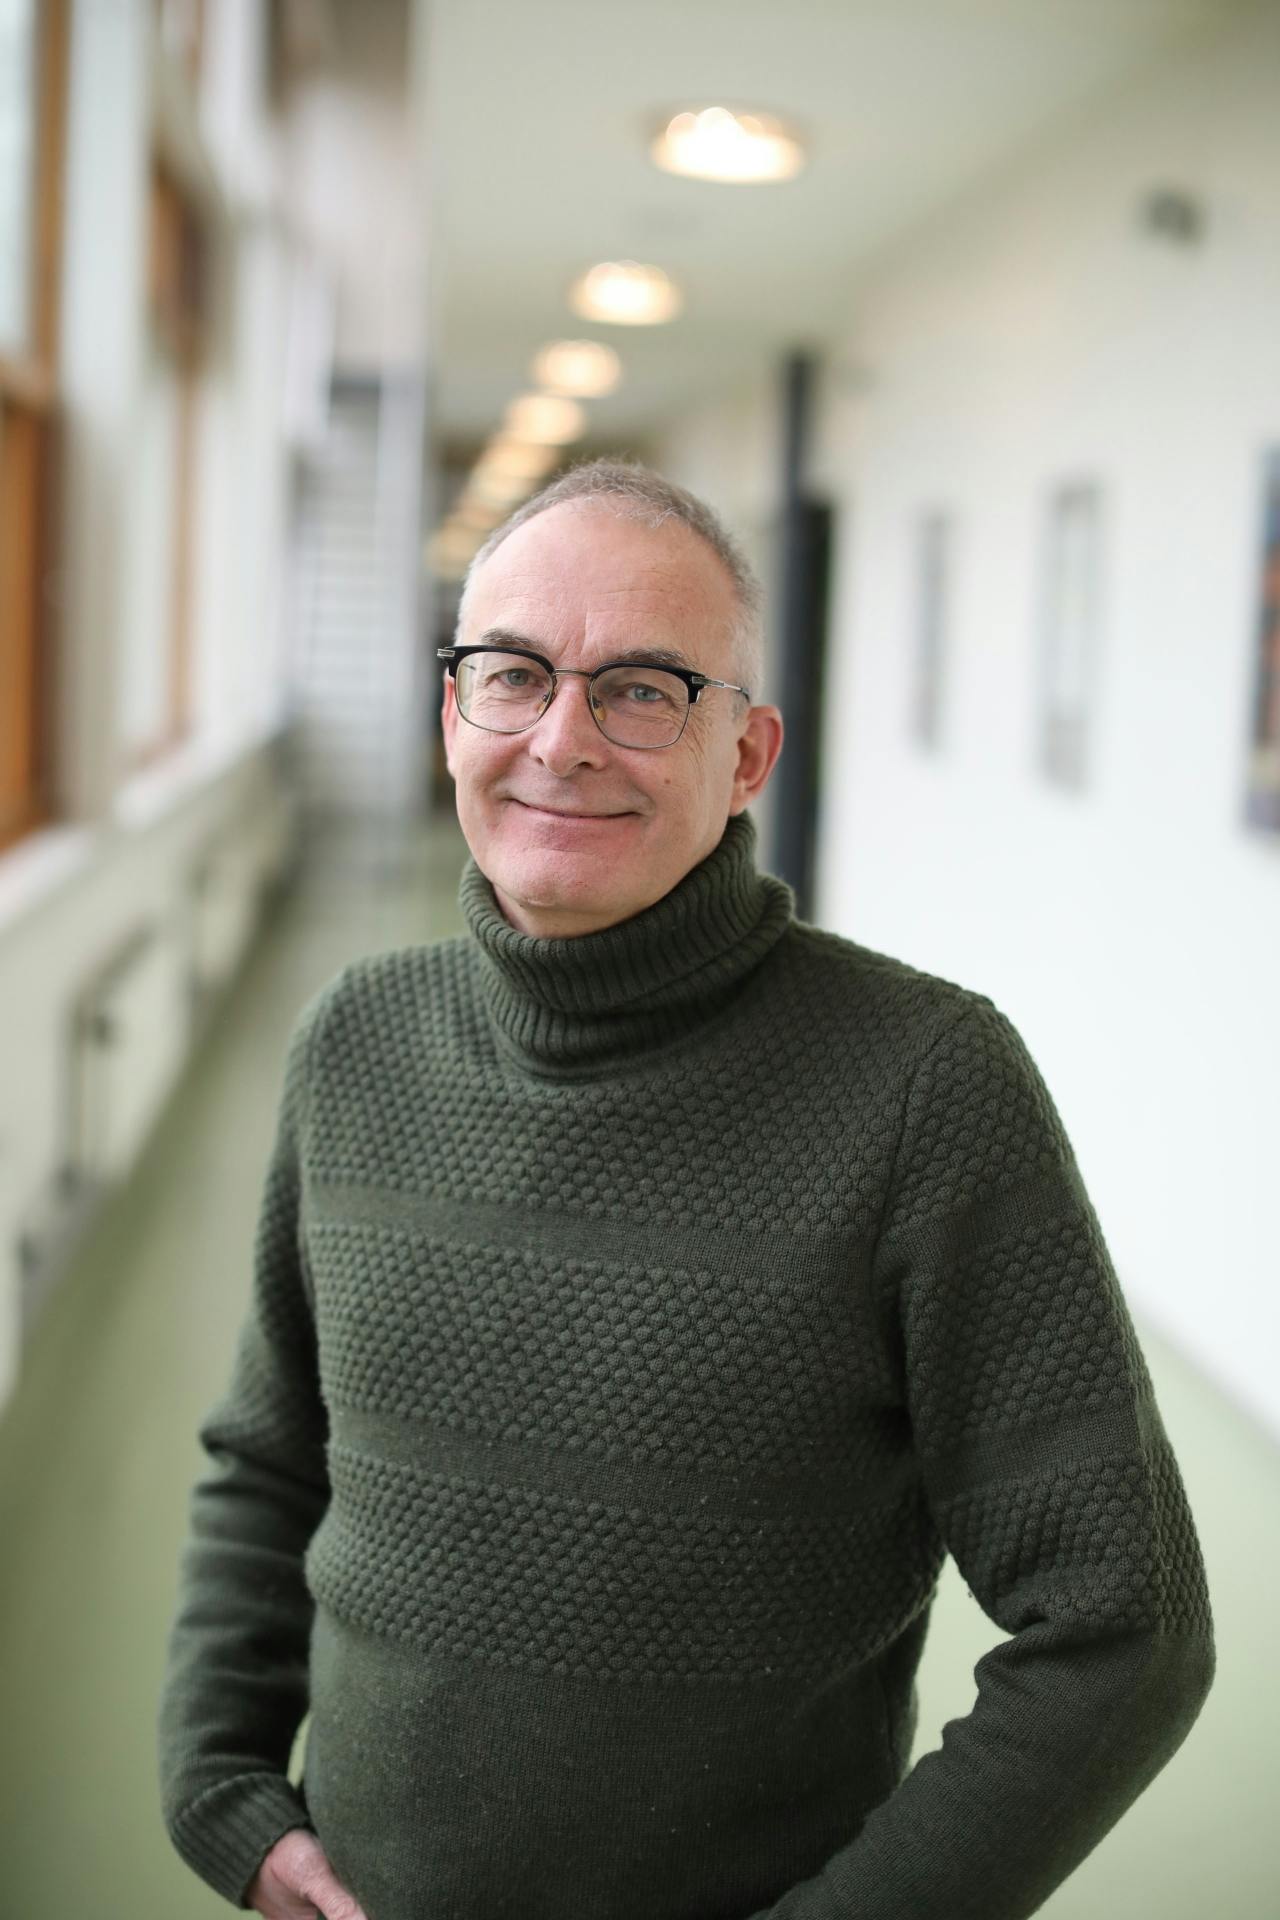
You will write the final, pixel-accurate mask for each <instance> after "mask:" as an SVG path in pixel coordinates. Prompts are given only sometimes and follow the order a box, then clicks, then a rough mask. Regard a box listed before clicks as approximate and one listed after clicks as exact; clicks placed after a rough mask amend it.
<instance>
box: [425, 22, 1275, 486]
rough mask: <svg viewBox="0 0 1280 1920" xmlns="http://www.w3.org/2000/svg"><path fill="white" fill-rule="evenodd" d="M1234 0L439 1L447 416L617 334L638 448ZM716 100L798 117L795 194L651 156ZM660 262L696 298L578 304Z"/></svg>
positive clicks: (476, 420) (436, 68)
mask: <svg viewBox="0 0 1280 1920" xmlns="http://www.w3.org/2000/svg"><path fill="white" fill-rule="evenodd" d="M1237 10H1238V8H1237V7H1235V6H1233V5H1232V4H1230V0H883V3H877V0H771V3H770V4H765V3H764V0H645V4H644V5H634V4H633V5H628V6H625V7H624V6H623V5H622V4H621V3H620V0H538V4H537V5H533V4H530V0H436V4H434V5H433V6H432V7H431V8H430V13H429V22H430V24H429V39H428V43H427V58H426V60H425V61H424V62H423V63H422V64H423V71H424V73H425V76H426V78H425V81H424V86H425V92H426V99H425V101H424V102H422V103H420V108H421V111H422V112H423V113H424V114H425V115H426V116H427V120H426V124H427V126H428V128H429V139H430V154H431V162H430V178H431V194H430V198H431V205H430V208H429V253H430V278H431V292H432V315H433V319H432V325H433V333H434V343H433V359H434V364H435V406H436V412H437V421H438V424H439V426H440V427H441V429H442V431H443V433H444V435H445V436H446V437H448V438H451V439H453V440H455V441H463V442H465V441H467V440H474V439H476V438H478V437H480V436H483V435H484V434H486V433H488V432H489V431H490V430H491V429H492V428H493V427H494V426H495V425H496V424H497V421H498V418H499V416H500V414H501V411H502V409H503V407H504V406H505V404H506V402H507V401H508V400H509V399H511V398H512V397H513V396H514V395H515V394H516V393H517V392H519V391H520V390H521V389H522V387H524V386H526V385H527V384H528V371H527V369H528V362H529V360H530V359H531V357H532V355H533V353H534V352H535V350H536V349H537V348H538V347H539V346H540V345H542V344H543V343H544V342H545V341H547V340H551V339H554V338H557V337H563V336H566V335H568V336H572V337H587V338H596V339H607V340H609V341H610V342H611V343H612V344H613V345H614V346H616V347H617V348H618V349H619V351H620V352H621V354H622V356H623V360H624V367H625V377H624V381H623V384H622V386H621V387H620V388H619V390H618V392H617V393H616V394H615V395H614V396H612V397H610V398H608V399H605V400H597V401H592V402H589V403H588V406H589V411H590V416H591V429H590V439H591V441H592V443H593V444H595V445H599V444H610V445H613V446H615V447H619V448H621V447H623V446H625V445H627V444H628V443H629V442H633V441H641V442H642V441H643V439H644V436H645V435H646V434H647V433H648V432H650V431H652V430H653V428H654V427H655V425H657V424H659V423H660V422H662V421H663V420H665V419H666V418H668V417H669V416H671V415H672V414H673V413H676V412H678V411H679V410H680V409H681V408H682V407H684V406H685V405H687V404H688V403H689V402H690V400H691V399H692V398H693V397H694V396H705V395H707V394H708V393H709V392H714V391H715V390H716V389H718V388H724V387H726V386H728V385H730V384H731V383H733V382H734V381H736V380H737V379H739V378H743V377H746V376H747V375H748V374H749V372H750V371H751V370H752V369H755V368H758V367H759V366H760V364H761V362H762V361H763V360H768V359H771V358H773V357H774V356H775V355H777V354H778V353H780V352H781V351H782V350H784V349H785V348H787V347H795V346H798V345H804V344H806V343H807V342H810V341H812V340H814V339H816V338H820V337H821V336H822V335H823V334H824V333H827V332H830V331H831V330H832V329H833V328H835V327H837V326H838V325H839V324H840V320H841V317H842V313H843V312H844V310H845V303H846V302H847V299H848V290H849V287H850V285H851V282H852V281H853V279H854V278H855V276H856V274H857V272H858V271H859V269H860V268H861V267H862V266H864V265H865V263H866V262H867V261H868V260H869V259H870V258H871V257H872V256H873V254H874V253H875V251H876V250H877V249H878V248H880V247H882V246H884V245H885V244H886V243H887V242H889V241H890V240H892V239H894V238H896V237H898V236H900V235H901V234H902V233H903V232H904V231H905V230H906V229H908V228H909V227H910V226H911V225H913V224H914V223H917V222H919V221H921V220H923V219H925V218H927V217H928V216H929V215H931V214H934V213H936V212H937V211H938V210H939V209H941V208H943V207H944V206H945V205H946V204H947V202H948V201H949V200H951V199H953V198H955V197H956V196H958V195H960V194H962V193H963V192H965V191H966V190H967V189H969V188H971V187H973V186H974V185H975V184H976V183H978V182H980V181H981V179H982V177H983V176H984V175H985V174H987V173H989V172H991V171H993V170H998V169H1000V168H1002V167H1005V166H1007V165H1009V164H1010V163H1011V162H1013V161H1015V160H1016V156H1017V155H1018V153H1019V152H1020V151H1022V150H1025V149H1028V148H1030V147H1031V146H1033V145H1034V144H1036V143H1037V142H1039V141H1041V140H1043V139H1044V138H1046V137H1048V136H1049V135H1051V134H1052V133H1053V131H1054V130H1055V129H1056V128H1062V127H1065V126H1069V125H1070V124H1071V122H1072V120H1073V118H1077V117H1083V116H1085V115H1086V114H1087V113H1088V111H1089V109H1090V107H1091V105H1092V103H1093V102H1095V101H1096V100H1097V99H1098V98H1099V96H1100V95H1102V94H1104V93H1105V91H1106V90H1107V89H1108V88H1110V87H1112V86H1115V85H1116V84H1118V83H1120V82H1121V81H1122V80H1123V79H1124V78H1125V77H1126V76H1128V75H1129V74H1131V73H1132V72H1134V71H1135V70H1136V69H1139V68H1141V67H1142V66H1143V65H1144V64H1146V63H1149V62H1150V61H1152V60H1153V59H1155V58H1157V57H1158V56H1159V55H1161V54H1162V53H1164V52H1166V51H1167V50H1170V49H1171V48H1172V47H1173V46H1174V45H1175V44H1177V43H1178V42H1180V41H1182V40H1184V39H1186V38H1187V37H1189V36H1191V35H1194V34H1196V33H1200V32H1204V31H1206V30H1208V31H1212V29H1213V28H1214V27H1215V26H1216V25H1217V24H1220V23H1225V21H1226V20H1227V19H1228V18H1229V16H1230V15H1231V14H1232V13H1233V12H1235V11H1237ZM710 103H724V104H727V105H731V106H733V105H745V106H756V107H760V108H765V109H769V110H772V111H774V112H776V113H778V114H781V115H782V116H784V117H785V118H788V119H793V120H795V121H796V122H798V123H799V124H800V126H801V127H802V128H803V129H804V130H805V131H806V133H807V134H808V136H809V139H810V141H811V159H810V164H809V166H808V168H807V169H806V171H805V172H804V173H803V174H802V175H801V177H800V179H799V180H798V181H796V182H794V183H792V184H789V185H785V186H716V185H710V184H707V183H703V182H698V181H692V180H684V179H678V178H674V177H672V176H670V175H667V174H664V173H662V172H660V171H659V170H658V169H657V168H656V167H655V166H653V165H652V163H651V162H650V161H649V159H648V158H647V153H646V137H647V134H648V132H649V130H650V127H651V124H652V122H653V121H654V120H655V119H657V118H658V117H659V116H663V115H664V113H665V112H666V111H670V110H673V109H675V108H678V107H681V106H686V105H694V106H701V105H707V104H710ZM617 258H632V259H639V260H645V261H652V262H654V263H656V264H658V265H660V266H662V267H664V268H666V270H667V271H668V272H669V273H670V274H671V275H672V276H673V277H674V278H675V279H677V280H678V281H679V282H680V283H681V285H682V286H683V288H684V291H685V295H686V306H685V310H684V313H683V314H682V315H681V316H680V317H679V318H678V319H676V320H675V321H673V322H671V323H669V324H668V325H666V326H663V327H656V328H626V327H602V326H591V325H588V324H585V323H583V322H581V321H578V320H575V319H574V317H573V316H572V314H571V313H570V311H569V309H568V307H567V304H566V301H565V289H566V287H567V285H568V283H569V281H570V280H571V279H572V278H573V277H574V276H575V275H576V274H578V273H579V272H581V271H582V269H583V268H585V267H587V266H589V265H591V264H592V263H593V262H595V261H597V260H601V259H617Z"/></svg>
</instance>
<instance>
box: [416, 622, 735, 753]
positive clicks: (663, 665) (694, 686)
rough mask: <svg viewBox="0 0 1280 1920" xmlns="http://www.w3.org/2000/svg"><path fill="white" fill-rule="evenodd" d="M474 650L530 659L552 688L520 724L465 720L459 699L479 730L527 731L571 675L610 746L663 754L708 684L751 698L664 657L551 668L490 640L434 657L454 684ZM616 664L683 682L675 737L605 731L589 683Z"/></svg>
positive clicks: (542, 658)
mask: <svg viewBox="0 0 1280 1920" xmlns="http://www.w3.org/2000/svg"><path fill="white" fill-rule="evenodd" d="M473 653H505V654H510V655H511V656H512V657H513V658H515V659H517V660H532V661H533V662H534V663H535V665H537V666H539V667H543V668H545V670H546V672H547V673H549V674H550V676H551V691H550V692H549V693H548V695H547V697H546V699H545V700H544V701H543V703H542V705H541V706H540V707H539V709H538V711H537V713H535V714H534V716H533V719H532V720H528V721H526V722H525V724H524V726H522V727H486V726H482V725H481V723H480V721H479V720H469V719H467V716H466V714H465V713H463V711H462V702H461V701H460V700H459V701H458V713H459V715H460V716H461V718H462V719H463V720H466V721H467V725H468V726H469V727H475V729H476V730H477V732H479V733H497V734H513V733H528V731H529V728H530V727H536V726H537V724H538V722H539V720H541V718H542V716H543V714H544V713H545V712H546V711H547V708H548V707H549V706H550V705H551V702H552V701H553V700H554V699H555V697H556V694H557V693H558V692H559V690H560V682H561V680H562V679H567V678H570V677H572V678H574V679H582V680H585V681H586V682H587V705H588V707H589V708H590V709H591V718H592V719H593V720H594V721H595V723H596V725H597V727H599V728H600V732H601V733H602V734H604V737H605V739H606V740H607V741H608V742H609V744H610V746H612V747H623V748H624V749H625V751H626V752H628V753H632V752H634V753H663V752H665V751H666V749H667V748H668V747H674V746H676V745H677V744H678V743H679V741H680V740H681V739H682V738H683V736H684V730H685V728H686V727H687V726H688V724H689V715H690V714H691V713H692V711H693V709H694V706H695V705H696V704H697V700H698V697H699V695H700V694H702V693H704V692H705V691H706V689H707V688H708V687H725V688H727V689H728V691H729V692H730V693H740V694H741V695H742V696H743V698H744V699H745V700H747V701H748V702H749V701H750V699H751V695H750V694H749V693H748V692H747V689H746V688H745V687H739V686H736V685H735V684H734V682H733V681H732V680H713V679H712V678H711V676H710V674H706V673H698V672H696V671H695V670H694V668H692V667H673V666H669V665H668V664H667V662H666V661H665V660H662V661H659V660H643V659H631V660H606V661H605V663H604V665H603V666H601V667H592V668H587V667H554V666H552V664H551V662H550V660H548V659H547V657H546V655H545V654H543V653H535V652H534V651H533V648H532V647H496V646H494V645H492V644H491V643H489V642H478V643H476V644H475V645H472V646H466V647H437V648H436V659H437V660H443V661H444V662H445V666H446V670H447V672H448V673H449V675H450V676H451V678H452V679H453V682H454V684H455V686H456V685H457V679H458V668H459V667H460V666H461V665H462V663H463V661H464V660H469V659H470V657H471V655H472V654H473ZM619 667H648V668H649V669H650V671H651V672H653V673H669V674H671V675H672V676H673V677H674V678H675V679H677V680H680V681H683V683H684V688H685V692H686V693H687V694H688V696H689V704H688V706H687V707H686V708H685V710H684V719H683V720H682V721H681V723H680V732H679V733H678V734H677V735H676V737H675V739H674V740H663V741H662V742H661V743H660V744H658V745H654V746H634V747H633V746H631V745H629V744H628V743H627V742H626V741H622V740H615V739H613V737H612V735H610V734H607V733H605V731H604V727H603V726H601V723H600V715H599V714H598V713H597V711H596V703H595V701H594V700H593V699H592V697H591V686H592V683H593V682H594V681H595V680H598V679H599V677H600V675H601V674H602V673H613V672H615V671H616V670H617V669H618V668H619Z"/></svg>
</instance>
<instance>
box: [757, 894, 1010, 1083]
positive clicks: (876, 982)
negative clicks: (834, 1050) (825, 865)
mask: <svg viewBox="0 0 1280 1920" xmlns="http://www.w3.org/2000/svg"><path fill="white" fill-rule="evenodd" d="M783 946H784V949H785V951H784V954H783V955H782V956H781V957H782V960H783V967H782V970H781V972H780V975H779V982H778V984H779V988H780V990H781V991H784V992H786V993H790V994H794V995H796V996H797V998H798V1000H799V1003H800V1006H801V1008H802V1009H803V1011H804V1012H805V1013H806V1014H807V1015H809V1016H810V1017H813V1018H815V1019H819V1020H820V1021H821V1024H822V1025H823V1026H824V1027H825V1028H826V1029H827V1030H828V1032H829V1033H830V1034H831V1036H832V1039H833V1041H834V1040H835V1039H836V1037H837V1036H838V1035H841V1034H846V1035H849V1036H850V1037H859V1038H861V1040H863V1041H864V1042H865V1040H866V1039H867V1038H868V1037H869V1036H874V1037H876V1038H877V1039H878V1040H879V1041H880V1042H881V1043H882V1044H883V1045H884V1046H886V1047H887V1048H889V1049H891V1050H892V1051H894V1052H895V1053H899V1054H906V1055H909V1056H915V1057H917V1058H918V1057H919V1056H920V1055H922V1054H923V1053H924V1052H926V1051H927V1050H928V1049H929V1047H930V1046H931V1045H932V1044H933V1042H934V1040H936V1039H937V1037H938V1036H939V1035H940V1034H941V1033H942V1032H943V1031H944V1030H945V1029H946V1028H948V1027H950V1026H952V1025H954V1024H956V1023H957V1022H963V1021H964V1020H965V1018H966V1016H967V1015H972V1014H975V1013H978V1012H980V1010H982V1009H988V1010H994V1009H993V1007H992V1002H991V1001H990V1000H989V999H988V998H987V996H986V995H985V994H981V993H977V992H975V991H974V990H973V989H972V988H971V987H966V986H963V985H961V983H960V982H959V981H957V980H950V979H947V978H946V977H945V976H944V975H942V974H938V973H930V972H927V971H926V970H925V969H924V968H922V967H917V966H913V965H912V964H911V962H910V961H907V960H903V959H901V958H899V957H898V956H897V955H895V954H891V953H884V952H882V951H880V950H879V949H878V948H875V947H869V946H865V945H863V943H862V942H861V941H857V940H853V939H850V938H849V937H848V936H847V935H844V934H839V933H833V932H832V931H831V930H830V929H829V928H826V927H817V926H813V925H811V924H810V923H809V922H807V921H804V920H797V921H795V922H793V924H792V926H791V927H790V929H789V930H788V934H787V938H786V940H785V942H784V943H783Z"/></svg>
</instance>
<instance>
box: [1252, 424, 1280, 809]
mask: <svg viewBox="0 0 1280 1920" xmlns="http://www.w3.org/2000/svg"><path fill="white" fill-rule="evenodd" d="M1258 576H1259V577H1258V625H1257V653H1256V656H1255V666H1254V683H1253V716H1252V729H1251V738H1250V744H1249V783H1248V791H1247V798H1246V818H1247V819H1248V821H1249V823H1250V825H1251V826H1255V827H1264V828H1266V829H1268V830H1269V831H1270V832H1272V833H1280V449H1274V450H1273V451H1272V452H1271V453H1269V454H1268V455H1267V458H1266V462H1265V465H1264V469H1263V486H1262V554H1261V564H1260V566H1259V570H1258Z"/></svg>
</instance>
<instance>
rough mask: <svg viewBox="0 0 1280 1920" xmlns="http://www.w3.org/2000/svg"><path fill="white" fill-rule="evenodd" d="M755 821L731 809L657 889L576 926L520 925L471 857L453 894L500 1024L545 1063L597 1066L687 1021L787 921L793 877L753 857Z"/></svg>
mask: <svg viewBox="0 0 1280 1920" xmlns="http://www.w3.org/2000/svg"><path fill="white" fill-rule="evenodd" d="M755 852H756V833H755V826H754V824H753V822H752V821H751V819H750V818H749V816H748V815H747V814H745V813H739V814H735V815H733V817H732V818H731V819H730V820H729V822H728V824H727V825H726V827H725V830H724V836H723V838H722V839H721V840H720V842H719V844H718V845H717V846H716V847H715V848H713V850H712V851H711V852H710V853H709V854H708V855H707V857H706V859H705V860H702V861H700V862H699V864H698V865H697V866H696V867H693V868H692V869H691V870H690V871H689V872H688V873H687V874H686V875H685V876H684V878H683V880H681V881H679V882H678V883H677V884H676V885H675V886H674V887H673V888H672V889H671V891H670V893H667V894H664V895H663V897H662V899H661V900H656V901H655V902H654V904H653V905H652V906H651V907H646V908H645V909H644V911H643V912H641V913H638V914H635V915H634V916H633V917H632V918H631V919H629V920H622V921H619V922H618V924H617V925H616V926H612V927H604V928H602V929H601V931H600V932H598V933H584V934H578V935H576V936H575V937H573V938H559V939H543V938H540V937H539V936H538V935H536V934H530V933H521V932H519V931H518V930H517V929H516V928H515V927H513V926H512V925H511V924H510V922H509V921H507V920H506V919H504V917H503V915H502V912H501V910H500V909H499V907H498V904H497V901H496V900H495V898H494V893H493V888H492V886H491V885H490V883H489V881H488V880H487V879H486V878H485V876H484V874H483V873H481V871H480V869H479V867H478V866H477V865H476V863H475V861H474V859H469V860H468V861H467V863H466V866H465V868H464V869H463V874H462V882H461V886H460V888H459V893H458V898H459V901H460V903H461V906H462V911H463V915H464V917H465V919H466V922H467V925H468V927H469V928H470V930H471V932H472V934H473V935H474V937H475V939H476V941H477V943H478V945H479V947H480V950H481V954H482V966H483V977H484V993H485V1000H486V1003H487V1007H488V1011H489V1017H490V1019H491V1020H492V1021H493V1023H494V1026H495V1027H496V1028H497V1030H498V1032H499V1033H500V1034H501V1035H502V1036H503V1037H504V1039H505V1040H506V1041H507V1043H508V1044H509V1045H510V1046H512V1047H513V1048H514V1049H515V1050H516V1052H517V1053H519V1054H521V1055H523V1056H524V1057H525V1059H526V1060H527V1061H528V1062H529V1064H530V1065H533V1066H536V1067H538V1068H540V1069H542V1070H543V1071H551V1072H555V1071H573V1070H575V1069H579V1070H580V1069H583V1068H591V1069H599V1068H602V1067H607V1066H608V1065H610V1064H611V1063H618V1062H621V1061H623V1060H624V1059H626V1058H627V1057H628V1056H632V1055H635V1054H637V1053H640V1052H642V1051H644V1050H645V1049H647V1048H650V1047H654V1046H660V1045H662V1044H663V1043H664V1042H667V1041H670V1040H674V1039H677V1038H678V1037H679V1036H680V1035H681V1034H684V1033H688V1032H690V1031H691V1030H692V1029H693V1028H694V1027H696V1026H698V1025H699V1024H700V1023H701V1022H702V1021H704V1020H705V1019H707V1018H708V1016H709V1015H711V1014H712V1013H715V1012H716V1011H717V1010H718V1009H719V1008H720V1007H721V1006H723V1005H724V1003H725V1001H726V1000H727V999H728V998H730V997H731V996H732V994H733V993H734V991H735V990H736V989H737V988H738V987H739V986H741V985H742V984H743V983H744V981H745V980H746V977H747V975H748V974H750V973H752V972H753V971H754V970H755V968H756V967H757V966H758V965H759V964H760V962H761V961H762V960H763V959H764V957H765V955H766V954H767V953H768V952H769V950H770V949H771V948H772V947H773V945H774V943H775V942H776V941H777V940H778V939H779V938H780V936H781V935H782V934H783V933H784V932H785V931H786V928H787V926H788V924H789V923H790V921H791V918H792V911H793V906H794V901H793V897H792V893H791V889H790V888H789V887H788V886H786V885H785V884H784V882H783V881H781V880H778V879H776V878H775V877H774V876H773V875H772V874H767V873H761V872H760V871H759V870H758V868H757V866H756V861H755Z"/></svg>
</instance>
